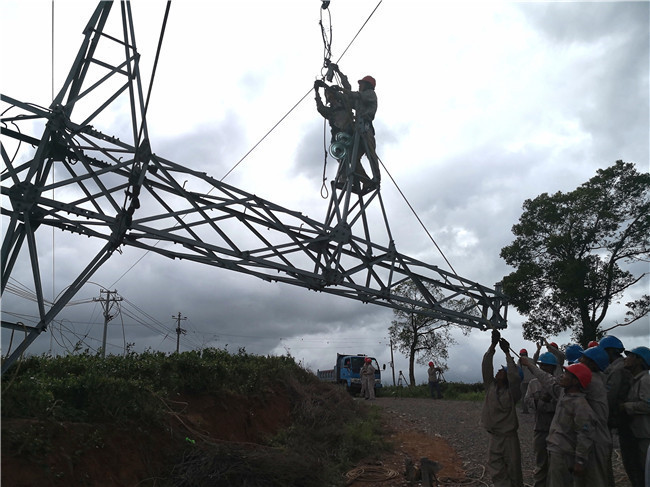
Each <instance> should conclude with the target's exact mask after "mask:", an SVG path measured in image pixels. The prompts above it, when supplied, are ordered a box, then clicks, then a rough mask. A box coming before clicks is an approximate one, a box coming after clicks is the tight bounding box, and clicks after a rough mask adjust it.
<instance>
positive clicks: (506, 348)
mask: <svg viewBox="0 0 650 487" xmlns="http://www.w3.org/2000/svg"><path fill="white" fill-rule="evenodd" d="M499 346H500V347H501V350H503V353H505V354H506V355H508V354H509V353H510V343H508V340H506V339H505V338H502V339H501V340H499Z"/></svg>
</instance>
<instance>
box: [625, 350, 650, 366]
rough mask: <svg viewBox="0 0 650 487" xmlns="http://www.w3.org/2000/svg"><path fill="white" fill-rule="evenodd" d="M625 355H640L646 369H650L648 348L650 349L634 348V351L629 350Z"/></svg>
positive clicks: (649, 351)
mask: <svg viewBox="0 0 650 487" xmlns="http://www.w3.org/2000/svg"><path fill="white" fill-rule="evenodd" d="M625 353H627V354H630V353H633V354H634V355H638V356H639V357H641V358H642V359H643V361H644V362H645V368H646V369H650V348H648V347H636V348H633V349H632V350H628V351H627V352H625Z"/></svg>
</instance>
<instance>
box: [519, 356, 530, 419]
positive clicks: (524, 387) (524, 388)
mask: <svg viewBox="0 0 650 487" xmlns="http://www.w3.org/2000/svg"><path fill="white" fill-rule="evenodd" d="M524 357H527V355H524ZM517 366H518V367H519V368H521V370H523V372H524V378H523V379H522V381H521V397H522V398H525V397H526V393H527V392H528V385H529V384H530V381H531V380H532V379H533V373H532V372H531V371H530V370H528V367H525V366H524V365H522V363H521V359H519V360H518V361H517ZM521 412H522V413H524V414H528V404H526V401H522V402H521Z"/></svg>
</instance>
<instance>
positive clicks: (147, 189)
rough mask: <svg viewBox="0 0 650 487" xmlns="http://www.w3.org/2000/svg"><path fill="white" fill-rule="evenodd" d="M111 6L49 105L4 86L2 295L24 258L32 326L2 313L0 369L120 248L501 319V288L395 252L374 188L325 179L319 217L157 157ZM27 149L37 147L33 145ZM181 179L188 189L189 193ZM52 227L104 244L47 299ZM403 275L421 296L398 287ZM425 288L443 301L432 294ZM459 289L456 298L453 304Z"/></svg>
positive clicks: (129, 26)
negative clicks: (1, 358) (10, 337)
mask: <svg viewBox="0 0 650 487" xmlns="http://www.w3.org/2000/svg"><path fill="white" fill-rule="evenodd" d="M113 9H116V7H115V5H114V3H113V2H112V1H102V2H99V4H98V6H97V8H96V9H95V11H94V13H93V15H92V17H91V19H90V21H89V22H88V24H87V26H86V28H85V30H84V33H83V34H84V39H83V42H82V45H81V48H80V49H79V52H78V54H77V56H76V58H75V60H74V63H73V65H72V68H71V70H70V73H69V75H68V77H67V78H66V80H65V83H64V84H63V87H62V88H61V90H60V91H59V92H58V94H57V95H56V96H55V98H54V100H53V101H52V103H51V105H50V106H49V107H47V108H43V107H38V106H35V105H33V104H30V103H27V102H23V101H20V100H16V99H14V98H11V97H10V96H8V95H4V94H2V95H1V102H2V105H3V107H2V108H3V111H2V113H3V115H2V118H1V123H2V138H1V142H2V146H1V149H2V160H3V165H4V168H3V169H2V175H1V181H2V218H3V228H4V230H5V232H4V240H3V244H2V292H3V293H4V291H5V288H6V286H7V283H8V281H9V278H10V276H11V274H12V271H14V270H15V269H16V265H17V262H27V264H26V265H27V266H28V267H29V268H30V269H31V275H32V278H33V286H34V290H35V294H36V297H37V303H36V308H37V313H36V314H37V315H38V317H39V318H38V322H37V323H36V324H35V325H33V326H25V325H22V324H19V323H16V322H12V321H9V320H5V319H4V318H3V320H2V326H3V327H5V328H10V329H17V330H20V331H26V332H27V334H26V337H25V338H24V340H23V341H22V343H21V344H20V345H19V346H18V347H17V348H16V350H15V351H13V353H12V354H11V355H10V356H9V357H8V358H7V359H6V360H5V362H4V363H3V365H2V371H3V373H4V371H5V370H7V368H8V367H10V366H11V364H12V363H13V362H14V361H15V360H16V359H17V358H18V357H20V355H21V354H22V353H23V352H24V351H25V350H26V349H27V347H28V346H29V345H30V344H31V343H32V342H33V341H34V340H35V339H36V338H37V337H38V336H39V335H40V334H41V333H42V332H43V331H45V330H46V329H47V327H48V325H49V324H50V323H51V322H52V320H53V319H54V318H55V317H56V316H57V315H58V314H59V313H60V312H61V311H62V309H63V308H64V307H65V306H66V304H68V303H69V302H70V300H71V299H72V298H73V297H74V296H75V294H76V293H77V292H78V291H79V290H80V289H81V287H82V286H83V285H84V284H85V283H86V282H87V281H88V280H89V279H90V277H91V276H92V275H93V274H94V273H95V272H96V271H97V270H98V269H99V268H100V267H101V266H102V265H104V264H105V263H106V262H107V261H108V260H109V259H110V257H111V255H112V254H113V253H114V252H115V251H116V250H118V251H119V249H120V248H121V247H123V246H132V247H137V248H140V249H143V250H148V251H151V252H155V253H157V254H160V255H163V256H165V257H169V258H172V259H183V260H189V261H193V262H198V263H202V264H206V265H210V266H215V267H221V268H224V269H230V270H233V271H237V272H242V273H245V274H249V275H252V276H256V277H258V278H260V279H264V280H266V281H278V282H284V283H288V284H292V285H296V286H301V287H304V288H307V289H311V290H315V291H322V292H326V293H331V294H336V295H339V296H342V297H347V298H351V299H356V300H359V301H362V302H365V303H373V304H378V305H381V306H386V307H389V308H393V309H403V310H408V311H409V312H416V313H421V314H425V315H428V316H433V317H437V318H440V319H444V320H447V321H450V322H454V323H458V324H462V325H467V326H472V327H477V328H480V329H486V328H504V327H505V326H506V311H507V303H506V297H505V296H504V295H503V294H502V293H501V291H500V289H491V288H489V287H486V286H483V285H480V284H478V283H476V282H473V281H471V280H469V279H465V278H463V277H460V276H458V275H456V274H454V273H452V272H447V271H444V270H442V269H440V268H438V267H436V266H433V265H429V264H426V263H424V262H420V261H418V260H415V259H412V258H410V257H407V256H405V255H401V254H400V253H399V252H397V250H396V248H395V245H394V242H393V239H392V236H391V234H390V230H389V227H388V222H387V220H386V217H385V213H384V211H383V203H381V195H380V192H379V189H376V190H373V191H370V192H366V193H363V194H362V193H360V192H355V191H354V188H353V184H352V183H353V182H354V181H353V180H351V181H350V184H347V185H344V186H343V187H342V188H339V187H336V186H333V187H332V196H331V200H330V203H329V207H328V210H327V216H326V218H325V221H324V222H320V221H316V220H313V219H311V218H309V217H307V216H305V215H303V214H302V213H300V212H299V211H295V210H289V209H285V208H282V207H281V206H279V205H276V204H274V203H272V202H270V201H267V200H264V199H262V198H260V197H258V196H256V195H253V194H249V193H247V192H245V191H243V190H241V189H238V188H236V187H233V186H230V185H228V184H226V183H223V182H220V181H219V180H217V179H215V178H213V177H211V176H210V175H208V174H205V173H202V172H198V171H195V170H192V169H191V168H190V167H187V166H184V165H181V164H178V163H175V162H172V161H170V160H168V159H165V158H164V157H162V156H159V155H157V154H155V153H154V152H153V151H152V146H153V144H152V143H151V142H150V139H149V133H148V130H147V123H146V116H145V115H146V100H145V95H144V92H143V87H142V82H141V77H140V56H139V54H138V51H137V48H136V40H135V29H134V25H133V18H132V13H131V8H130V3H129V2H120V3H119V4H117V9H119V10H120V14H121V18H120V22H115V23H113V24H110V25H112V26H113V28H110V29H109V23H108V19H109V14H111V11H112V10H113ZM115 26H119V27H117V28H115ZM116 107H123V108H122V110H121V112H122V113H123V115H124V116H125V118H126V117H130V118H129V135H128V137H123V138H122V139H119V138H116V137H115V136H113V135H111V133H110V129H111V123H112V122H111V117H105V116H104V115H108V114H110V113H111V112H109V109H110V110H113V111H114V110H115V109H116ZM124 107H126V108H124ZM107 119H108V120H109V122H107ZM25 146H31V147H32V149H30V151H29V154H28V155H25V152H24V151H23V149H24V148H25ZM17 154H20V156H19V157H17ZM53 173H55V174H56V177H55V178H51V177H50V176H51V175H52V174H53ZM185 181H189V182H190V184H187V185H185V186H187V187H188V188H194V190H192V191H189V190H186V189H185V186H184V184H183V183H184V182H185ZM52 190H56V191H55V194H56V197H55V198H53V197H51V195H52V192H53V191H52ZM373 209H374V210H376V211H378V212H379V214H380V215H383V217H380V219H381V218H383V222H384V225H382V228H380V229H373V228H371V227H370V223H369V219H368V218H367V216H368V214H369V212H370V211H372V210H373ZM52 227H53V228H55V229H58V230H60V231H61V232H71V233H72V234H76V235H78V236H79V238H81V237H82V236H83V237H92V238H93V239H98V240H99V241H102V242H103V246H102V247H101V249H100V250H99V251H98V252H97V253H96V255H94V257H92V258H91V259H90V260H89V261H88V262H87V263H86V265H85V268H84V269H83V270H82V271H81V272H80V273H79V275H78V276H77V278H76V279H74V280H73V281H72V282H71V283H70V284H69V286H68V287H67V288H66V289H65V291H64V292H63V293H61V294H60V295H59V296H58V297H57V298H56V299H55V300H54V301H52V302H48V301H47V300H46V299H45V298H44V294H43V286H44V284H43V278H42V276H41V266H42V256H41V255H40V253H39V248H38V245H37V238H36V236H37V234H38V232H40V231H42V230H43V229H44V228H52ZM407 281H411V282H413V283H414V284H415V285H416V286H417V288H418V290H419V291H420V294H421V296H420V297H419V298H417V299H415V298H406V297H404V296H400V295H399V294H398V293H396V292H395V289H396V287H397V286H398V285H399V284H401V283H403V282H407ZM431 286H435V287H436V288H437V289H439V290H440V291H441V292H442V294H443V298H442V299H436V298H435V297H434V296H433V295H432V293H430V292H429V289H430V288H431ZM497 288H498V286H497ZM459 299H462V300H463V303H464V307H462V308H458V306H456V305H454V306H451V304H452V303H456V302H457V301H458V300H459Z"/></svg>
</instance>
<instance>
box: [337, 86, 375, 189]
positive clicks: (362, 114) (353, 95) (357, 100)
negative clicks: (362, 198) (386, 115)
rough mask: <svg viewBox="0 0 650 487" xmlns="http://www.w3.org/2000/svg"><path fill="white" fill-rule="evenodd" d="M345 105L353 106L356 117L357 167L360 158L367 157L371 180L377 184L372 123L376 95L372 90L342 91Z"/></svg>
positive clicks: (359, 163)
mask: <svg viewBox="0 0 650 487" xmlns="http://www.w3.org/2000/svg"><path fill="white" fill-rule="evenodd" d="M342 93H343V96H344V98H345V100H346V103H349V104H350V105H352V106H354V112H355V115H356V126H355V127H356V130H357V132H358V133H359V142H360V143H359V147H358V149H357V161H356V162H357V166H360V165H361V157H363V155H364V154H366V155H367V156H368V161H369V162H370V168H371V170H372V179H373V181H375V182H376V183H379V181H380V178H381V175H380V172H379V159H378V157H377V153H376V142H375V127H374V126H373V124H372V122H373V120H374V119H375V114H376V113H377V93H375V90H374V89H366V90H363V91H350V90H343V91H342Z"/></svg>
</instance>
